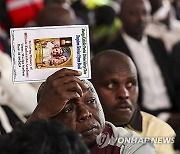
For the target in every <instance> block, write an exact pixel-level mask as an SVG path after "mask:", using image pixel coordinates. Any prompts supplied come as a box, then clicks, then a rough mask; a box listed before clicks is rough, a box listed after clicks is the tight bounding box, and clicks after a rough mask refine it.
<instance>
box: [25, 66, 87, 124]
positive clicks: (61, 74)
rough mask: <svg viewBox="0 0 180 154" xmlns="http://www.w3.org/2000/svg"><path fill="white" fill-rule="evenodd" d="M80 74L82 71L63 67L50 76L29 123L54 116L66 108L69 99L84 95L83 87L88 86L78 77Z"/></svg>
mask: <svg viewBox="0 0 180 154" xmlns="http://www.w3.org/2000/svg"><path fill="white" fill-rule="evenodd" d="M80 75H81V72H78V71H75V70H70V69H61V70H60V71H57V72H56V73H54V74H53V75H51V76H49V77H48V78H47V80H46V82H45V88H44V90H43V92H42V96H41V98H40V100H39V103H38V106H37V107H36V109H35V110H34V112H33V114H32V115H31V116H30V118H29V119H28V121H27V123H29V122H31V121H33V120H38V119H39V120H40V119H47V118H50V117H53V116H55V115H57V114H58V113H59V112H60V111H61V110H62V109H63V108H64V106H65V105H66V103H67V102H68V101H69V100H71V99H78V98H80V97H81V96H82V95H83V89H84V88H87V85H86V84H85V83H83V82H82V81H81V80H80V79H78V78H77V77H78V76H80ZM52 106H53V107H52Z"/></svg>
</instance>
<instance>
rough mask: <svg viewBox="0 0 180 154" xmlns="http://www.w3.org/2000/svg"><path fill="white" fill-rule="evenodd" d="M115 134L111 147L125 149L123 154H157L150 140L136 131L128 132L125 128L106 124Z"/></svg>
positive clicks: (111, 140)
mask: <svg viewBox="0 0 180 154" xmlns="http://www.w3.org/2000/svg"><path fill="white" fill-rule="evenodd" d="M106 125H108V126H109V127H110V128H111V129H112V131H113V134H112V136H113V137H111V138H110V142H109V144H110V145H113V146H116V147H119V148H120V149H121V150H122V149H123V154H129V153H131V154H143V153H144V152H145V153H147V154H155V148H154V146H153V144H152V143H151V141H150V140H149V139H145V138H143V137H142V136H140V135H138V134H137V133H136V132H134V131H127V130H125V129H124V128H123V127H116V126H114V125H113V124H112V123H110V122H106Z"/></svg>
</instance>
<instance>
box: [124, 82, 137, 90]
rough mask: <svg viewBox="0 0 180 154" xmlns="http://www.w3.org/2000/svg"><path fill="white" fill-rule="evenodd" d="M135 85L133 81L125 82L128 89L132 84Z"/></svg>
mask: <svg viewBox="0 0 180 154" xmlns="http://www.w3.org/2000/svg"><path fill="white" fill-rule="evenodd" d="M135 85H136V83H134V82H128V83H127V84H126V87H127V88H128V89H130V88H132V87H133V86H135Z"/></svg>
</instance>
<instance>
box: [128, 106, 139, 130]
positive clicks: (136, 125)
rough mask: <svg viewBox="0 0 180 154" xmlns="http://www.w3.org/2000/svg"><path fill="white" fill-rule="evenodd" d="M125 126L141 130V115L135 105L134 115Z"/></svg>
mask: <svg viewBox="0 0 180 154" xmlns="http://www.w3.org/2000/svg"><path fill="white" fill-rule="evenodd" d="M127 127H128V128H133V129H134V130H136V131H140V132H142V115H141V112H140V109H139V107H138V106H137V107H136V109H135V112H134V115H133V117H132V119H131V121H130V123H129V124H128V125H127Z"/></svg>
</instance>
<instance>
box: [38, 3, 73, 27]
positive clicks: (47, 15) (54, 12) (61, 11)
mask: <svg viewBox="0 0 180 154" xmlns="http://www.w3.org/2000/svg"><path fill="white" fill-rule="evenodd" d="M75 20H76V16H75V13H74V10H73V9H72V8H71V7H70V6H69V7H64V6H63V5H58V4H49V5H47V6H45V7H44V9H43V10H42V11H41V12H40V13H39V15H38V17H37V19H36V23H37V24H38V26H63V25H73V24H75Z"/></svg>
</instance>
